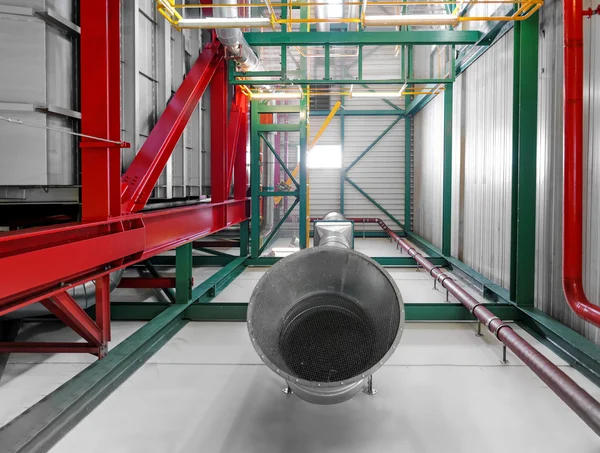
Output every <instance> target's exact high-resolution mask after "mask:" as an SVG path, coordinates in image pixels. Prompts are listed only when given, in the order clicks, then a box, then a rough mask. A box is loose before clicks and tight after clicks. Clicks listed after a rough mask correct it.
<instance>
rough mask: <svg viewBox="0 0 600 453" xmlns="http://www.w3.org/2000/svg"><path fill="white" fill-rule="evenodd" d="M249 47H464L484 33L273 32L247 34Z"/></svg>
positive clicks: (428, 31) (473, 42)
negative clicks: (327, 45) (326, 45)
mask: <svg viewBox="0 0 600 453" xmlns="http://www.w3.org/2000/svg"><path fill="white" fill-rule="evenodd" d="M244 37H245V38H246V41H248V44H249V45H250V46H252V47H260V46H323V45H325V44H329V45H339V46H344V45H351V46H354V45H360V44H362V45H367V46H385V45H389V46H395V45H415V46H418V45H436V44H439V45H464V44H475V43H477V42H478V41H479V40H480V38H481V33H480V32H479V31H475V30H468V31H462V30H458V31H450V30H427V31H392V32H387V31H376V32H371V31H369V32H353V33H347V32H334V31H331V32H319V33H311V32H294V33H285V32H274V33H260V32H249V33H244Z"/></svg>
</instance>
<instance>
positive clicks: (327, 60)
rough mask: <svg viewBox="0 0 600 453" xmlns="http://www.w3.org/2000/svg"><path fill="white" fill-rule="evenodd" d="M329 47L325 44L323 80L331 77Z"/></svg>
mask: <svg viewBox="0 0 600 453" xmlns="http://www.w3.org/2000/svg"><path fill="white" fill-rule="evenodd" d="M330 73H331V47H330V46H329V44H325V77H324V78H325V80H330V79H331V75H330Z"/></svg>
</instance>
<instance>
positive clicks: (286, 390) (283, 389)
mask: <svg viewBox="0 0 600 453" xmlns="http://www.w3.org/2000/svg"><path fill="white" fill-rule="evenodd" d="M281 391H282V392H283V393H285V394H286V395H293V394H294V391H293V390H292V388H291V387H290V386H289V385H286V386H285V387H284V388H282V389H281Z"/></svg>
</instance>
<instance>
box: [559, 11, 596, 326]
mask: <svg viewBox="0 0 600 453" xmlns="http://www.w3.org/2000/svg"><path fill="white" fill-rule="evenodd" d="M564 20H565V31H564V68H565V80H564V104H565V105H564V116H565V124H564V127H565V139H564V140H565V145H564V146H565V148H564V193H563V290H564V293H565V298H566V299H567V302H568V304H569V306H570V307H571V309H572V310H573V311H574V312H575V313H576V314H577V316H579V317H580V318H583V319H585V320H586V321H589V322H591V323H592V324H594V325H595V326H598V327H600V307H598V306H596V305H593V304H592V303H591V302H590V301H589V300H588V298H587V297H586V295H585V290H584V289H583V278H582V277H583V263H582V260H583V220H582V218H583V8H582V1H581V0H565V2H564Z"/></svg>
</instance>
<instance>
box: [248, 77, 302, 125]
mask: <svg viewBox="0 0 600 453" xmlns="http://www.w3.org/2000/svg"><path fill="white" fill-rule="evenodd" d="M242 85H247V84H242ZM256 130H257V131H258V132H277V131H291V132H294V131H296V132H300V126H299V125H298V124H257V125H256Z"/></svg>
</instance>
